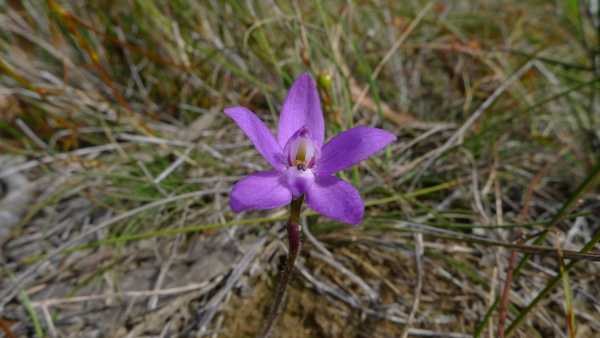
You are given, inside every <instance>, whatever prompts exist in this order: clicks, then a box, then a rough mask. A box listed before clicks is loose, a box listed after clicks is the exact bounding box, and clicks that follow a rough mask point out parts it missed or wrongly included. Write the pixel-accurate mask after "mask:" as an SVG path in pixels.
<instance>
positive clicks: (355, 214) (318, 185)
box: [306, 176, 365, 224]
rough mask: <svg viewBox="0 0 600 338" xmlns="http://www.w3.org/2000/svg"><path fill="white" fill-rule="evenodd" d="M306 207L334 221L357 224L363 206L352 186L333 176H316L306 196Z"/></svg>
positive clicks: (360, 219) (361, 216) (359, 220)
mask: <svg viewBox="0 0 600 338" xmlns="http://www.w3.org/2000/svg"><path fill="white" fill-rule="evenodd" d="M306 202H307V203H308V206H309V207H310V208H311V209H313V210H315V211H316V212H318V213H320V214H322V215H324V216H327V217H329V218H332V219H334V220H336V221H340V222H344V223H349V224H359V223H360V222H361V221H362V218H363V214H364V210H365V205H364V203H363V201H362V199H361V198H360V194H359V193H358V191H356V189H354V187H353V186H352V185H350V184H349V183H347V182H345V181H343V180H341V179H339V178H337V177H335V176H317V177H316V180H315V182H314V184H312V185H311V186H310V188H309V190H308V193H307V194H306Z"/></svg>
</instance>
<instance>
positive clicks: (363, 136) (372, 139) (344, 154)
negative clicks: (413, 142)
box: [316, 126, 396, 175]
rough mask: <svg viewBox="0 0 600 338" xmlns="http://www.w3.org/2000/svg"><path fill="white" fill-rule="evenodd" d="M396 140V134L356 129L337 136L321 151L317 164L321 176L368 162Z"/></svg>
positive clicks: (361, 128)
mask: <svg viewBox="0 0 600 338" xmlns="http://www.w3.org/2000/svg"><path fill="white" fill-rule="evenodd" d="M394 140H396V136H394V134H392V133H390V132H387V131H385V130H383V129H377V128H369V127H364V126H361V127H355V128H352V129H348V130H346V131H344V132H341V133H339V134H337V135H336V136H335V137H334V138H332V139H331V140H330V141H329V142H327V144H326V145H324V146H323V148H322V149H321V157H320V158H319V160H318V162H317V167H316V170H317V173H318V174H319V175H331V174H333V173H336V172H338V171H340V170H343V169H346V168H349V167H351V166H353V165H355V164H356V163H358V162H360V161H362V160H366V159H367V158H368V157H369V156H371V155H373V154H374V153H376V152H378V151H380V150H381V149H383V148H384V147H385V146H387V145H388V144H390V143H391V142H393V141H394Z"/></svg>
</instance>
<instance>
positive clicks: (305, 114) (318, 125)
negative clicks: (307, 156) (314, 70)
mask: <svg viewBox="0 0 600 338" xmlns="http://www.w3.org/2000/svg"><path fill="white" fill-rule="evenodd" d="M302 127H306V128H307V129H308V130H310V133H311V135H312V137H313V139H314V141H315V143H316V144H317V146H318V147H321V145H323V138H324V137H325V124H324V122H323V112H322V111H321V101H320V99H319V93H318V92H317V86H316V85H315V81H314V80H313V79H312V78H311V77H310V75H309V74H308V73H304V74H302V75H300V77H298V79H296V81H295V82H294V84H293V85H292V88H290V91H289V92H288V95H287V97H286V99H285V102H284V103H283V108H282V109H281V116H280V117H279V128H278V131H277V140H278V141H279V145H280V146H281V147H284V146H285V145H286V143H287V142H288V140H289V139H290V137H292V135H294V133H295V132H296V131H298V129H300V128H302Z"/></svg>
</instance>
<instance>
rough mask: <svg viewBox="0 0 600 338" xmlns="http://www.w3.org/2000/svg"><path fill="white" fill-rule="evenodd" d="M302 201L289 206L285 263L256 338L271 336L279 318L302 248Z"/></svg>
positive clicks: (297, 200)
mask: <svg viewBox="0 0 600 338" xmlns="http://www.w3.org/2000/svg"><path fill="white" fill-rule="evenodd" d="M303 200H304V196H302V197H300V198H298V199H296V200H293V201H292V204H291V205H290V219H289V220H288V224H287V233H288V256H287V263H286V266H285V268H284V269H283V271H281V273H280V274H279V281H278V283H277V289H276V290H275V300H274V301H273V304H272V305H271V310H270V311H269V316H268V317H267V324H266V325H265V328H264V330H263V331H262V334H261V335H259V336H258V337H262V338H268V337H270V336H271V331H272V330H273V325H274V324H275V322H276V321H277V319H278V318H279V315H280V314H281V312H282V310H283V308H282V304H283V298H284V295H285V290H286V289H287V286H288V284H289V281H290V276H291V275H292V272H293V271H294V264H295V262H296V257H298V254H299V253H300V249H301V247H302V241H301V240H300V234H301V226H300V225H299V221H300V210H301V208H302V202H303Z"/></svg>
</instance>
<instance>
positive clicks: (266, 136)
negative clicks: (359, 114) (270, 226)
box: [225, 73, 396, 224]
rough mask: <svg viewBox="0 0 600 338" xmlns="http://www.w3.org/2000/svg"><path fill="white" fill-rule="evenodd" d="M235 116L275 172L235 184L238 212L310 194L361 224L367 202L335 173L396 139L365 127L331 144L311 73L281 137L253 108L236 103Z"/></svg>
mask: <svg viewBox="0 0 600 338" xmlns="http://www.w3.org/2000/svg"><path fill="white" fill-rule="evenodd" d="M225 114H226V115H227V116H229V117H230V118H232V119H233V120H234V121H235V123H236V124H237V125H238V126H239V127H240V128H241V129H242V130H243V131H244V133H245V134H246V136H248V138H249V139H250V141H252V143H253V144H254V147H256V149H257V150H258V152H259V153H260V154H261V155H262V156H263V157H264V158H265V160H267V162H269V164H271V166H272V167H273V170H269V171H261V172H256V173H254V174H251V175H249V176H246V177H245V178H243V179H242V180H240V181H239V182H237V183H236V184H235V186H234V187H233V189H232V191H231V197H230V201H229V204H230V206H231V209H232V210H233V211H234V212H241V211H244V210H261V209H272V208H277V207H281V206H284V205H287V204H289V203H290V202H291V201H292V199H296V198H299V197H301V196H302V195H304V196H305V198H306V201H307V204H308V206H309V207H310V208H311V209H313V210H314V211H316V212H318V213H320V214H322V215H324V216H327V217H329V218H331V219H334V220H337V221H341V222H344V223H350V224H359V223H360V222H361V221H362V218H363V214H364V203H363V201H362V199H361V198H360V194H359V193H358V191H357V190H356V189H355V188H354V187H353V186H352V185H350V184H349V183H347V182H345V181H343V180H341V179H339V178H337V177H336V176H335V173H336V172H338V171H340V170H344V169H346V168H349V167H351V166H353V165H355V164H357V163H358V162H360V161H362V160H365V159H367V158H368V157H369V156H371V155H373V154H374V153H376V152H378V151H379V150H381V149H383V148H384V147H385V146H387V145H388V144H389V143H391V142H393V141H394V140H395V139H396V137H395V136H394V135H393V134H392V133H389V132H387V131H385V130H382V129H377V128H370V127H364V126H359V127H355V128H352V129H349V130H346V131H344V132H342V133H339V134H338V135H336V136H335V137H334V138H332V139H331V140H330V141H329V142H327V143H326V144H323V142H324V138H325V126H324V121H323V112H322V111H321V103H320V100H319V93H318V92H317V88H316V86H315V82H314V81H313V79H312V78H311V77H310V75H309V74H308V73H305V74H303V75H301V76H300V77H298V79H296V81H295V82H294V84H293V85H292V88H291V89H290V91H289V93H288V95H287V98H286V99H285V102H284V104H283V109H282V111H281V118H280V120H279V127H278V131H277V139H275V137H274V136H273V134H272V133H271V131H270V130H269V128H267V126H265V124H264V123H263V122H262V121H261V120H260V119H259V118H258V117H257V116H256V115H255V114H254V113H253V112H252V111H250V110H249V109H247V108H244V107H230V108H226V109H225Z"/></svg>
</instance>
